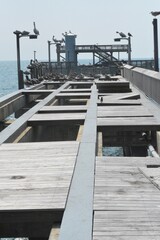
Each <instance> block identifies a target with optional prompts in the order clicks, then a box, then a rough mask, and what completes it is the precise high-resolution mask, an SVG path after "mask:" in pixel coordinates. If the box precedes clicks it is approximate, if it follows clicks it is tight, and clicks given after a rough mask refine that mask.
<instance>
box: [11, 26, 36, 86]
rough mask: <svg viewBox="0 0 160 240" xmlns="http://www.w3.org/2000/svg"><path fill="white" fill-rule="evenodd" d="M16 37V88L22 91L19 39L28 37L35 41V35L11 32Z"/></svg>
mask: <svg viewBox="0 0 160 240" xmlns="http://www.w3.org/2000/svg"><path fill="white" fill-rule="evenodd" d="M13 33H14V34H15V35H16V45H17V73H18V88H19V89H22V88H24V82H23V71H22V70H21V60H20V38H21V37H29V38H30V39H36V38H37V34H29V32H27V31H23V32H21V31H18V30H16V31H14V32H13Z"/></svg>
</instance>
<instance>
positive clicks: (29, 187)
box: [0, 142, 79, 211]
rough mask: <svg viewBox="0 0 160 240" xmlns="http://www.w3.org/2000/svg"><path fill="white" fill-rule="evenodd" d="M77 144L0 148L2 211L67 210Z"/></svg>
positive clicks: (34, 144) (5, 146)
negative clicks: (66, 205) (65, 208)
mask: <svg viewBox="0 0 160 240" xmlns="http://www.w3.org/2000/svg"><path fill="white" fill-rule="evenodd" d="M78 146H79V143H78V142H64V143H63V142H55V143H54V142H45V143H15V144H2V145H1V146H0V166H1V167H0V210H3V211H4V210H7V211H9V210H35V209H64V207H65V203H66V198H67V195H68V189H69V186H70V181H71V177H72V174H73V169H74V164H75V160H76V155H77V151H78Z"/></svg>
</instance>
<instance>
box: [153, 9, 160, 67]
mask: <svg viewBox="0 0 160 240" xmlns="http://www.w3.org/2000/svg"><path fill="white" fill-rule="evenodd" d="M151 14H152V16H154V17H157V16H158V15H160V12H151ZM152 23H153V41H154V70H155V71H157V72H159V59H158V21H157V18H154V19H153V22H152Z"/></svg>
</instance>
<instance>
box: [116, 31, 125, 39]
mask: <svg viewBox="0 0 160 240" xmlns="http://www.w3.org/2000/svg"><path fill="white" fill-rule="evenodd" d="M116 33H119V35H120V36H121V37H122V38H123V37H126V34H124V33H123V32H116Z"/></svg>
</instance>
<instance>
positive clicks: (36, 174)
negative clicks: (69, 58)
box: [0, 77, 160, 240]
mask: <svg viewBox="0 0 160 240" xmlns="http://www.w3.org/2000/svg"><path fill="white" fill-rule="evenodd" d="M53 86H54V87H55V88H54V89H52V87H53ZM56 86H57V87H58V88H57V89H56ZM114 90H115V92H114ZM17 97H18V99H17ZM20 99H21V100H22V101H21V100H20ZM2 100H3V101H2V104H1V103H0V106H1V108H0V119H1V120H4V123H5V117H6V115H7V114H8V115H10V114H12V113H13V112H14V111H15V112H16V116H17V119H16V120H15V121H14V122H13V123H12V124H11V125H9V126H8V127H6V128H5V129H4V130H3V131H1V132H0V143H1V145H0V237H29V238H30V239H34V240H37V239H41V240H45V239H49V240H56V239H58V237H56V238H55V235H54V234H53V235H52V233H53V232H54V230H55V229H56V231H57V225H56V227H55V224H57V223H58V225H61V227H58V229H59V228H60V229H59V230H58V235H59V240H75V239H76V240H82V239H83V240H92V239H93V240H113V239H114V240H122V239H123V240H158V239H160V230H159V227H160V180H159V176H160V167H159V166H160V158H159V157H157V158H155V157H151V156H147V151H146V148H147V147H148V144H149V143H152V144H153V145H154V147H155V148H156V149H158V145H159V141H157V142H156V136H158V134H159V131H160V111H159V107H158V106H156V104H154V103H153V102H152V101H150V100H149V99H147V98H145V96H142V94H141V93H140V92H138V91H137V90H136V91H135V89H134V88H131V86H130V84H129V82H128V81H127V80H125V79H124V78H121V77H120V78H119V79H118V80H117V82H116V80H115V79H114V81H113V82H112V81H111V80H110V81H105V80H104V81H98V80H97V79H96V80H94V81H93V82H91V81H89V82H85V81H80V82H78V81H73V82H65V81H64V82H56V83H54V81H52V82H45V83H44V85H43V84H42V85H41V88H40V89H39V90H38V89H35V88H34V89H33V90H32V89H30V90H20V91H19V92H18V93H16V94H15V95H14V94H12V95H11V96H10V97H9V98H8V101H7V97H5V98H4V97H3V99H2ZM17 104H18V105H17ZM26 109H28V111H27V112H25V111H26ZM17 110H18V111H17ZM2 122H3V121H2ZM144 132H145V133H146V134H148V136H149V138H150V139H149V142H147V141H148V140H145V139H142V133H144ZM115 146H116V147H117V146H118V147H122V148H123V149H124V152H125V153H126V156H121V157H120V156H119V157H113V156H103V151H102V150H103V148H106V147H115ZM140 148H142V152H143V155H145V154H146V155H145V156H143V157H142V156H141V151H140ZM129 149H131V150H132V154H133V156H134V157H133V156H132V157H131V156H130V152H129ZM135 152H136V155H134V154H135ZM127 154H128V155H127ZM136 156H137V157H136ZM50 233H51V234H50ZM49 235H50V238H49Z"/></svg>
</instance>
